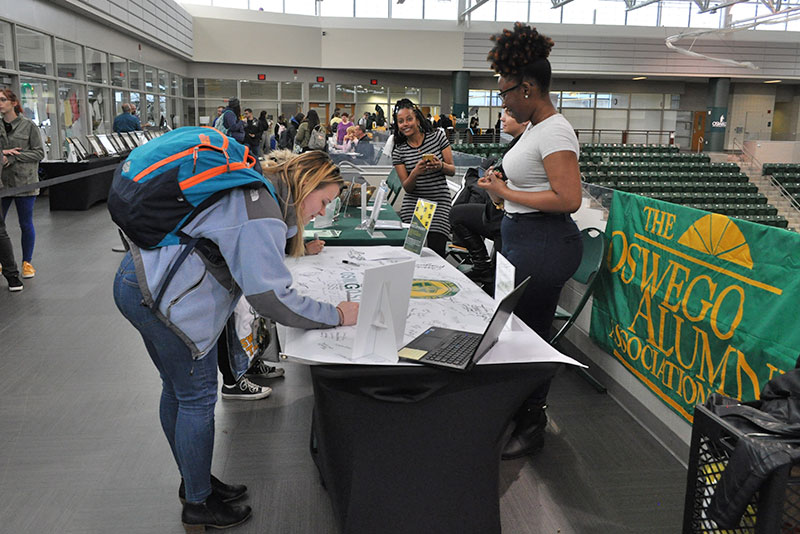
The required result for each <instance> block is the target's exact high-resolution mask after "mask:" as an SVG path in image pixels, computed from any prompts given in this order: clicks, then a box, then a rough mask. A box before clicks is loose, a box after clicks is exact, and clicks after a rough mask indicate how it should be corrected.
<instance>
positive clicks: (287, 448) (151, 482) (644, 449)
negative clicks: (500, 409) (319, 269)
mask: <svg viewBox="0 0 800 534" xmlns="http://www.w3.org/2000/svg"><path fill="white" fill-rule="evenodd" d="M35 220H36V229H37V245H36V252H35V255H34V262H33V263H34V265H35V267H36V268H37V269H38V272H37V275H36V278H34V279H32V280H29V281H26V285H25V290H24V291H23V292H22V293H19V294H11V293H8V292H7V291H6V287H5V281H4V280H0V377H2V380H0V533H2V534H23V533H25V534H27V533H31V534H34V533H35V534H41V533H64V534H72V533H76V534H77V533H81V534H94V533H97V534H100V533H110V532H120V531H122V532H126V533H127V534H139V533H142V534H144V533H167V534H169V533H175V534H178V533H181V532H183V529H182V528H181V524H180V504H179V502H178V499H177V496H176V492H177V486H178V482H179V479H178V474H177V471H176V468H175V467H174V465H173V461H172V457H171V455H170V453H169V449H168V447H167V443H166V440H165V439H164V437H163V435H162V434H161V430H160V427H159V423H158V415H157V403H158V396H159V391H160V384H159V379H158V375H157V373H156V371H155V368H154V367H153V365H152V364H151V363H150V361H149V359H148V357H147V356H146V354H145V352H144V347H143V345H142V343H141V340H140V339H139V338H138V337H137V334H136V333H135V331H134V330H133V328H132V327H130V326H129V325H128V324H127V323H126V322H125V321H124V320H123V318H122V317H121V316H120V315H119V313H118V312H117V310H116V308H115V306H114V303H113V300H112V295H111V283H112V280H113V276H114V271H115V268H116V266H117V264H118V263H119V261H120V259H121V254H117V253H114V252H112V251H111V247H113V246H116V245H117V244H118V238H117V236H116V232H115V230H114V228H113V225H112V223H111V221H110V218H109V216H108V213H107V211H106V207H105V205H102V204H101V205H98V206H95V207H94V208H92V209H91V210H89V211H86V212H63V211H62V212H52V213H51V212H50V211H49V209H48V203H47V198H40V199H39V201H38V202H37V206H36V216H35ZM8 223H9V224H8V226H9V231H10V233H11V235H12V239H13V241H14V245H15V250H16V251H17V253H18V254H19V239H18V236H19V231H18V227H17V224H16V213H15V212H14V211H13V210H12V212H11V213H9V218H8ZM285 367H286V368H287V373H286V378H285V379H280V380H277V381H272V382H273V384H272V385H273V386H274V392H273V394H272V396H271V397H270V398H269V399H266V400H263V401H258V402H238V403H237V402H231V401H221V402H220V403H219V404H218V405H217V437H216V449H215V453H214V472H215V473H216V474H217V475H218V476H220V477H221V478H223V479H224V480H231V481H235V482H238V483H246V484H247V485H248V486H249V487H250V491H249V495H250V498H249V502H250V503H251V505H253V507H254V509H255V513H254V516H253V518H252V519H251V520H250V521H249V522H248V523H246V524H245V525H242V526H241V527H237V528H236V529H233V530H231V532H235V533H237V534H250V533H267V532H280V533H298V534H326V533H331V534H332V533H335V532H337V528H336V526H335V523H334V519H333V514H332V510H331V506H330V502H329V500H328V497H327V494H326V492H325V490H324V489H323V488H322V487H321V486H320V484H319V480H318V477H317V474H316V468H315V466H314V464H313V463H312V460H311V458H310V456H309V453H308V449H307V445H308V435H309V427H310V415H311V407H312V404H313V397H312V395H313V394H312V390H311V383H310V378H309V374H308V370H307V369H306V368H304V367H302V366H299V365H295V364H288V365H286V366H285ZM550 405H551V409H550V412H549V413H550V416H551V425H550V428H549V434H548V440H547V444H546V447H545V449H544V450H543V451H542V452H541V453H540V454H538V455H537V456H535V457H533V458H530V459H525V460H516V461H511V462H504V463H503V465H502V469H501V480H500V487H501V493H502V497H501V511H502V521H503V532H505V533H511V534H526V533H531V534H540V533H548V534H549V533H553V534H555V533H561V534H572V533H575V534H589V533H598V534H609V533H614V534H619V533H632V534H640V533H664V534H674V533H676V532H680V527H681V519H682V509H683V492H684V484H685V476H686V471H685V469H684V468H683V467H682V466H681V465H680V464H679V462H678V461H676V460H675V459H674V458H673V457H672V456H671V455H669V454H668V453H667V452H666V451H665V450H664V449H663V448H662V447H661V446H660V445H659V444H658V443H657V442H656V441H655V440H654V439H653V438H652V437H651V436H650V435H649V434H648V433H647V432H645V431H644V430H643V429H642V428H640V427H639V426H638V425H637V423H636V422H635V421H634V420H633V419H631V418H630V417H629V416H628V415H627V414H626V412H625V411H624V410H622V409H621V408H620V407H619V406H618V405H617V404H616V403H615V402H614V401H613V399H611V398H609V397H608V396H605V395H598V394H597V393H595V392H594V390H592V389H591V388H590V387H589V386H588V385H587V384H585V383H584V382H583V381H582V380H580V379H579V378H577V376H576V375H575V374H574V373H571V372H563V373H561V374H560V375H559V376H558V377H557V378H556V379H555V381H554V383H553V387H552V391H551V395H550Z"/></svg>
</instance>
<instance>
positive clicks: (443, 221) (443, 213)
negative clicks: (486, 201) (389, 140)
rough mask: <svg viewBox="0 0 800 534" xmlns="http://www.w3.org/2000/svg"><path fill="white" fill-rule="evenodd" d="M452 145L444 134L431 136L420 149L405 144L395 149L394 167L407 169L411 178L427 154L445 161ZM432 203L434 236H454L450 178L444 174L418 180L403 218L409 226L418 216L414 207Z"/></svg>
mask: <svg viewBox="0 0 800 534" xmlns="http://www.w3.org/2000/svg"><path fill="white" fill-rule="evenodd" d="M449 146H450V143H449V142H448V141H447V137H446V136H445V135H444V132H443V131H442V130H439V129H437V130H435V131H433V132H428V133H426V134H425V137H424V138H423V140H422V144H421V145H420V146H418V147H412V146H410V145H409V144H408V142H407V141H406V142H405V143H402V144H399V145H395V146H394V149H392V165H404V166H405V168H406V172H407V173H408V174H411V171H412V170H414V167H416V166H417V163H418V162H419V160H421V159H422V155H423V154H435V155H436V157H437V158H439V159H440V160H442V161H444V158H443V157H442V151H444V149H445V148H447V147H449ZM420 198H422V199H425V200H432V201H434V202H436V212H435V213H434V214H433V222H432V223H431V227H430V230H429V231H430V232H437V233H440V234H445V235H447V236H449V235H450V190H449V189H448V188H447V178H445V175H444V173H442V171H441V170H435V171H430V172H428V173H425V174H421V175H419V176H418V177H417V181H416V185H415V187H414V191H412V192H411V193H406V194H405V196H404V197H403V206H402V208H401V209H400V218H401V219H402V220H403V222H405V223H410V222H411V217H412V216H413V215H414V207H415V206H416V205H417V200H418V199H420Z"/></svg>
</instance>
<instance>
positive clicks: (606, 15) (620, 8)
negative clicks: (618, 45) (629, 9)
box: [594, 0, 625, 26]
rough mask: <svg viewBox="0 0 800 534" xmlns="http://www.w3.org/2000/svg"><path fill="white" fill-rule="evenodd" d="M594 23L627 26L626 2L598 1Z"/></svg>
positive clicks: (616, 0)
mask: <svg viewBox="0 0 800 534" xmlns="http://www.w3.org/2000/svg"><path fill="white" fill-rule="evenodd" d="M595 6H596V7H595V10H594V23H595V24H605V25H608V26H624V25H625V2H620V0H597V2H596V3H595Z"/></svg>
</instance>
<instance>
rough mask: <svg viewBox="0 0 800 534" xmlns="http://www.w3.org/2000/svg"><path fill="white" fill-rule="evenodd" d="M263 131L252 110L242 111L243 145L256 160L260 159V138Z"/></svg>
mask: <svg viewBox="0 0 800 534" xmlns="http://www.w3.org/2000/svg"><path fill="white" fill-rule="evenodd" d="M263 133H264V130H263V129H262V128H261V124H260V123H259V121H258V119H256V118H255V117H254V116H253V110H252V109H250V108H247V109H245V110H244V144H245V145H247V146H248V148H250V152H251V153H252V154H253V155H254V156H255V157H257V158H259V157H261V154H260V152H259V151H260V147H261V136H262V135H263Z"/></svg>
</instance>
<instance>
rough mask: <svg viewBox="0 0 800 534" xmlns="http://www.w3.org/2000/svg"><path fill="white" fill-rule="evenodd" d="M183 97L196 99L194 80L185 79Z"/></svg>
mask: <svg viewBox="0 0 800 534" xmlns="http://www.w3.org/2000/svg"><path fill="white" fill-rule="evenodd" d="M183 96H185V97H189V98H194V78H184V79H183Z"/></svg>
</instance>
